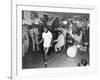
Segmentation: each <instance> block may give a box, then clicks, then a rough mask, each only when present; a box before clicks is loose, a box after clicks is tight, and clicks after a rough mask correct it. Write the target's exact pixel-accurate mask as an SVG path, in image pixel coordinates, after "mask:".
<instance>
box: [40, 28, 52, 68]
mask: <svg viewBox="0 0 100 80" xmlns="http://www.w3.org/2000/svg"><path fill="white" fill-rule="evenodd" d="M51 40H52V33H51V32H50V31H48V28H47V27H44V32H43V33H42V39H41V41H40V42H39V44H40V43H42V42H43V48H44V62H45V67H47V53H48V50H49V48H50V45H51Z"/></svg>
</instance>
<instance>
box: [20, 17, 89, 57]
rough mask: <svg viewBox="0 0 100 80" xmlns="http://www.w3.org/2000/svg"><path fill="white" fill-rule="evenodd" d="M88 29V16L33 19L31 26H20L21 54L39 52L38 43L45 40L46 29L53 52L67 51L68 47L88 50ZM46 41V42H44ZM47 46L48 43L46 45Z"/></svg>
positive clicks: (40, 48) (39, 44)
mask: <svg viewBox="0 0 100 80" xmlns="http://www.w3.org/2000/svg"><path fill="white" fill-rule="evenodd" d="M89 27H90V21H89V17H88V16H78V17H74V16H73V17H71V18H63V19H62V20H60V19H59V17H55V18H53V17H51V18H48V16H46V15H44V17H43V18H35V19H34V22H33V24H32V25H27V24H23V25H22V49H23V50H22V52H23V56H24V55H25V53H28V52H29V51H33V52H34V51H41V50H42V47H41V44H43V42H40V41H41V39H42V38H44V39H46V38H47V37H45V36H46V34H45V33H44V32H45V30H44V28H46V29H47V31H49V32H50V33H48V34H49V35H51V38H50V36H49V38H50V39H51V42H50V47H52V50H54V51H55V52H57V51H59V50H61V49H62V48H63V49H67V48H68V47H69V46H72V45H76V46H77V47H80V46H79V45H83V46H85V45H86V46H87V51H88V48H89ZM44 41H46V40H44ZM48 44H49V43H48Z"/></svg>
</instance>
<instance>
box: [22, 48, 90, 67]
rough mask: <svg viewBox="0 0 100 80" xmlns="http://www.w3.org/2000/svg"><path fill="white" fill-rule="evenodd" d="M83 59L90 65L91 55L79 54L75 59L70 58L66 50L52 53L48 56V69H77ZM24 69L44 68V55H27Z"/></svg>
mask: <svg viewBox="0 0 100 80" xmlns="http://www.w3.org/2000/svg"><path fill="white" fill-rule="evenodd" d="M81 58H85V59H86V60H87V61H88V64H89V53H87V52H79V53H77V55H76V56H75V57H74V58H70V57H69V56H68V55H67V53H66V50H63V51H62V52H58V53H55V52H51V54H50V55H48V62H47V64H48V65H47V68H53V67H56V68H57V67H75V66H77V65H78V63H79V62H80V60H81ZM22 67H23V69H32V68H33V69H34V68H44V60H43V54H42V53H41V52H30V53H27V54H26V55H25V56H24V57H23V60H22Z"/></svg>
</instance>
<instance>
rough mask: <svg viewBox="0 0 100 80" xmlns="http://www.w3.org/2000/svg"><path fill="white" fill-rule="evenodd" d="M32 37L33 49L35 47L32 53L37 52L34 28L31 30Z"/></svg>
mask: <svg viewBox="0 0 100 80" xmlns="http://www.w3.org/2000/svg"><path fill="white" fill-rule="evenodd" d="M30 36H31V38H32V43H33V44H32V47H33V49H32V51H35V34H34V28H33V27H32V28H31V29H30Z"/></svg>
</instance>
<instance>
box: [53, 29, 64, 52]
mask: <svg viewBox="0 0 100 80" xmlns="http://www.w3.org/2000/svg"><path fill="white" fill-rule="evenodd" d="M58 33H59V36H58V38H57V39H56V40H54V42H57V43H56V44H55V52H57V51H58V49H59V50H61V47H62V46H64V35H63V34H62V32H61V31H59V32H58Z"/></svg>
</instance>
